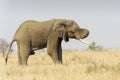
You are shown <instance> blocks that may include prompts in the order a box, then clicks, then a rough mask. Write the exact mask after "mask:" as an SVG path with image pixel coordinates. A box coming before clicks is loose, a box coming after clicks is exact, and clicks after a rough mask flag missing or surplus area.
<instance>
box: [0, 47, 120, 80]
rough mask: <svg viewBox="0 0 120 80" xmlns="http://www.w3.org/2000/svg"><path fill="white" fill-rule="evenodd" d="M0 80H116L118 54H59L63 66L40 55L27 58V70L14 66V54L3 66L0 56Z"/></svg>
mask: <svg viewBox="0 0 120 80" xmlns="http://www.w3.org/2000/svg"><path fill="white" fill-rule="evenodd" d="M0 80H120V50H119V49H110V50H103V51H92V50H87V51H70V50H68V51H63V65H58V64H54V63H53V61H52V60H51V58H50V57H49V56H48V55H47V54H46V51H44V52H36V54H35V55H32V56H30V57H29V60H28V66H18V64H17V54H10V56H9V60H8V65H7V66H5V63H4V58H3V57H2V54H1V55H0Z"/></svg>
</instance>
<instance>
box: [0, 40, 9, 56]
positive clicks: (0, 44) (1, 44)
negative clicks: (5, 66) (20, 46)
mask: <svg viewBox="0 0 120 80" xmlns="http://www.w3.org/2000/svg"><path fill="white" fill-rule="evenodd" d="M8 47H9V43H8V42H7V40H6V39H3V38H1V39H0V52H1V53H2V54H3V57H4V56H5V52H6V51H7V49H8Z"/></svg>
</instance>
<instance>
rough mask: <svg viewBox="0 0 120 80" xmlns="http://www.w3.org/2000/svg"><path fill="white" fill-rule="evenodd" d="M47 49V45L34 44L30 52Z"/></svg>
mask: <svg viewBox="0 0 120 80" xmlns="http://www.w3.org/2000/svg"><path fill="white" fill-rule="evenodd" d="M46 47H47V43H44V44H43V43H42V44H36V45H35V44H34V45H32V50H34V51H35V50H39V49H43V48H46Z"/></svg>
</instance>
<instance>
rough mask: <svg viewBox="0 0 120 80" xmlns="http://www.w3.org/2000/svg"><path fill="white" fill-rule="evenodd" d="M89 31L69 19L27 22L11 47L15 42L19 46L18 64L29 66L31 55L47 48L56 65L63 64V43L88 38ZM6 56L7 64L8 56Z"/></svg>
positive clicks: (16, 34)
mask: <svg viewBox="0 0 120 80" xmlns="http://www.w3.org/2000/svg"><path fill="white" fill-rule="evenodd" d="M88 34H89V31H88V30H87V29H84V28H80V27H79V25H78V24H77V23H76V22H75V21H74V20H68V19H51V20H47V21H42V22H38V21H33V20H29V21H25V22H23V23H22V24H21V25H20V27H19V28H18V30H17V31H16V33H15V35H14V37H13V39H12V41H11V44H10V47H9V51H10V49H11V46H12V43H13V42H14V41H16V42H17V46H18V63H19V64H20V65H27V60H28V57H29V56H30V55H33V54H34V51H35V50H38V49H43V48H46V47H47V53H48V55H49V56H50V57H51V58H52V60H53V61H54V63H62V46H61V42H62V41H63V40H64V41H65V42H68V41H69V38H73V39H76V40H80V39H83V38H86V37H87V36H88ZM9 51H8V53H7V56H6V59H5V60H6V64H7V59H8V54H9Z"/></svg>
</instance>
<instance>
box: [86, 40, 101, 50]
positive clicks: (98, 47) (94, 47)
mask: <svg viewBox="0 0 120 80" xmlns="http://www.w3.org/2000/svg"><path fill="white" fill-rule="evenodd" d="M88 49H89V50H94V51H103V46H101V45H96V43H95V42H93V43H92V44H91V45H89V46H88Z"/></svg>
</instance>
